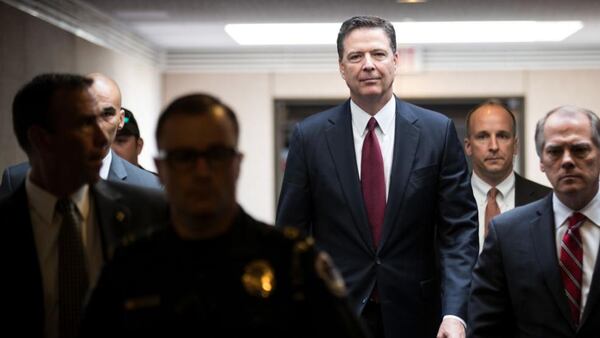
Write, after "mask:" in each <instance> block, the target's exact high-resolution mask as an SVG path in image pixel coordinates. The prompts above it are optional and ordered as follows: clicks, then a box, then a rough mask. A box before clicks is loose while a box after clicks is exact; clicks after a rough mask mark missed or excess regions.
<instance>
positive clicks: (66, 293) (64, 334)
mask: <svg viewBox="0 0 600 338" xmlns="http://www.w3.org/2000/svg"><path fill="white" fill-rule="evenodd" d="M56 210H57V211H58V212H59V213H60V214H61V215H62V223H61V226H60V232H59V234H58V301H59V307H58V316H59V326H58V327H59V329H58V330H59V336H60V337H61V338H71V337H77V330H78V328H79V322H80V320H81V312H82V308H83V301H84V299H85V295H86V292H87V290H88V275H87V268H86V260H85V254H84V249H83V242H82V238H81V230H80V229H81V226H80V221H79V216H78V214H77V210H76V209H75V205H74V204H73V202H72V201H71V199H69V198H62V199H60V200H58V202H57V203H56Z"/></svg>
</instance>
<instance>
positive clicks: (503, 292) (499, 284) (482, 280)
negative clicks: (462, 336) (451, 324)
mask: <svg viewBox="0 0 600 338" xmlns="http://www.w3.org/2000/svg"><path fill="white" fill-rule="evenodd" d="M504 271H505V269H504V264H503V262H502V250H501V246H500V239H499V238H498V233H497V230H496V224H495V223H494V221H493V220H492V222H491V223H490V229H489V233H488V236H487V237H486V239H485V244H484V246H483V251H482V252H481V255H480V256H479V260H478V262H477V265H476V266H475V270H474V271H473V284H472V286H471V297H470V300H469V320H468V324H467V329H468V337H470V338H476V337H498V338H500V337H514V336H515V332H514V328H515V326H514V323H515V320H514V315H513V314H512V311H511V305H510V298H509V294H508V289H507V284H506V275H505V272H504Z"/></svg>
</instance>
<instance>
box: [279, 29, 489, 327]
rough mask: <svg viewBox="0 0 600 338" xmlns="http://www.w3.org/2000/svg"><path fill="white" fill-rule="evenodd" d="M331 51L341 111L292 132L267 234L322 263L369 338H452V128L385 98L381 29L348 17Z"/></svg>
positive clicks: (457, 255)
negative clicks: (329, 263)
mask: <svg viewBox="0 0 600 338" xmlns="http://www.w3.org/2000/svg"><path fill="white" fill-rule="evenodd" d="M337 46H338V54H339V68H340V72H341V75H342V77H343V78H344V79H345V81H346V84H347V85H348V88H349V89H350V100H348V101H346V102H345V103H343V104H342V105H340V106H337V107H334V108H332V109H330V110H327V111H324V112H322V113H319V114H317V115H314V116H312V117H309V118H307V119H306V120H304V121H302V122H301V123H300V124H298V126H297V127H296V129H295V131H294V135H293V138H292V141H291V144H290V150H289V155H288V159H287V165H286V171H285V176H284V182H283V187H282V190H281V196H280V199H279V206H278V210H277V225H278V226H285V225H293V226H298V227H301V228H302V229H303V230H305V231H307V232H309V233H311V234H312V235H313V236H314V237H315V239H316V241H317V245H319V246H320V247H321V248H322V249H324V250H325V251H327V252H328V253H329V254H331V255H332V257H333V259H334V262H335V264H336V265H337V266H338V267H339V268H340V270H341V271H342V274H343V276H344V278H345V280H346V282H347V284H348V287H349V291H350V294H351V296H352V297H353V298H354V299H355V300H358V304H356V307H355V310H356V311H357V312H358V313H360V314H361V315H362V317H363V318H364V319H365V320H366V321H367V324H368V325H369V326H370V327H371V330H372V331H373V333H374V335H375V336H376V337H383V336H385V337H388V338H389V337H435V336H436V333H438V337H462V336H464V325H463V324H464V322H463V321H464V320H466V307H467V297H468V292H469V287H470V283H471V269H472V268H473V266H474V264H475V260H476V257H477V251H478V248H477V207H476V205H475V201H474V199H473V194H472V191H471V186H470V184H469V173H468V169H467V164H466V161H465V157H464V152H463V150H462V147H461V144H460V141H459V140H458V137H457V135H456V131H455V128H454V125H453V124H452V121H450V120H449V119H448V118H446V117H444V116H443V115H441V114H438V113H435V112H432V111H429V110H425V109H422V108H419V107H416V106H413V105H411V104H408V103H406V102H403V101H401V100H399V99H397V98H395V97H394V95H393V91H392V85H393V81H394V76H395V71H396V66H397V64H398V62H399V60H398V53H397V52H396V38H395V32H394V27H393V26H392V25H391V24H390V23H389V22H387V21H385V20H383V19H380V18H375V17H354V18H351V19H349V20H347V21H346V22H344V23H343V24H342V27H341V29H340V32H339V35H338V42H337ZM442 319H443V320H442Z"/></svg>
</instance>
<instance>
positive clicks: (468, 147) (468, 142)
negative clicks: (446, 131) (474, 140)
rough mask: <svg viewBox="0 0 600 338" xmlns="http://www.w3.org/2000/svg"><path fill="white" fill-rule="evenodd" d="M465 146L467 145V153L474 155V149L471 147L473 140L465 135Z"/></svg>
mask: <svg viewBox="0 0 600 338" xmlns="http://www.w3.org/2000/svg"><path fill="white" fill-rule="evenodd" d="M464 147H465V154H466V155H467V156H469V157H470V156H472V155H473V149H471V141H469V138H468V137H465V141H464Z"/></svg>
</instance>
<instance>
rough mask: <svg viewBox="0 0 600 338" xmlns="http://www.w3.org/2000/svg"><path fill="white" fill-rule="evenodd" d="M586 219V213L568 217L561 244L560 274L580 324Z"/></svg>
mask: <svg viewBox="0 0 600 338" xmlns="http://www.w3.org/2000/svg"><path fill="white" fill-rule="evenodd" d="M585 219H586V218H585V216H584V215H582V214H580V213H578V212H575V213H573V215H572V216H571V217H569V219H568V228H567V231H566V232H565V234H564V235H563V238H562V242H561V244H560V263H559V264H560V274H561V277H562V281H563V285H564V287H565V294H566V296H567V301H568V303H569V307H570V308H571V316H572V318H573V322H574V323H575V325H579V314H580V313H581V281H582V277H583V245H582V242H581V234H580V233H579V229H580V228H581V225H583V223H584V222H585Z"/></svg>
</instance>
